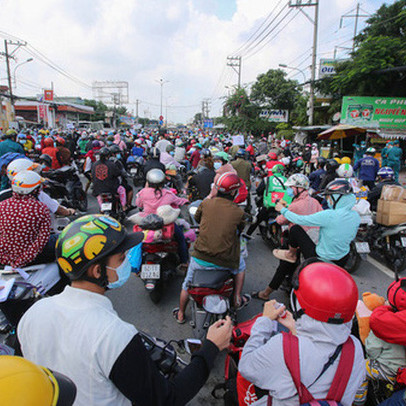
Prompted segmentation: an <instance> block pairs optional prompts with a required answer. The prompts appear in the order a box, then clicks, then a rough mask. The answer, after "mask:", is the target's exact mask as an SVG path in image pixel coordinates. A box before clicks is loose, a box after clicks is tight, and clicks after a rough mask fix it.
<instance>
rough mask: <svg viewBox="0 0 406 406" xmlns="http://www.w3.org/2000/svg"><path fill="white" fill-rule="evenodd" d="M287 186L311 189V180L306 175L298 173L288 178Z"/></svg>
mask: <svg viewBox="0 0 406 406" xmlns="http://www.w3.org/2000/svg"><path fill="white" fill-rule="evenodd" d="M272 169H273V168H272ZM285 186H286V187H300V188H303V189H309V187H310V182H309V179H308V178H307V176H306V175H303V174H302V173H296V174H294V175H292V176H289V178H288V180H287V181H286V182H285Z"/></svg>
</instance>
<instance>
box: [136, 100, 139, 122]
mask: <svg viewBox="0 0 406 406" xmlns="http://www.w3.org/2000/svg"><path fill="white" fill-rule="evenodd" d="M139 104H140V101H139V100H138V99H137V100H136V101H135V117H136V118H138V105H139Z"/></svg>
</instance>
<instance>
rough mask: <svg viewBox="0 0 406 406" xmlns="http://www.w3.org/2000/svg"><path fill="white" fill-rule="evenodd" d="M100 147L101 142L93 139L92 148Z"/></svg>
mask: <svg viewBox="0 0 406 406" xmlns="http://www.w3.org/2000/svg"><path fill="white" fill-rule="evenodd" d="M99 147H100V142H99V141H98V140H94V141H92V148H99Z"/></svg>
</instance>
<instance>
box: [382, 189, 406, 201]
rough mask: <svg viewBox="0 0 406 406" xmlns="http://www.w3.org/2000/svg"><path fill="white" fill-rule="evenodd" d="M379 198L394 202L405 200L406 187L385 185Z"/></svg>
mask: <svg viewBox="0 0 406 406" xmlns="http://www.w3.org/2000/svg"><path fill="white" fill-rule="evenodd" d="M381 199H382V200H388V201H396V202H406V189H405V188H404V187H402V186H398V185H385V186H384V187H383V188H382V192H381Z"/></svg>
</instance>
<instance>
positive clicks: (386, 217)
mask: <svg viewBox="0 0 406 406" xmlns="http://www.w3.org/2000/svg"><path fill="white" fill-rule="evenodd" d="M376 222H377V223H378V224H382V225H384V226H395V225H398V224H402V223H405V222H406V202H401V201H388V200H383V199H379V200H378V207H377V210H376Z"/></svg>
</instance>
